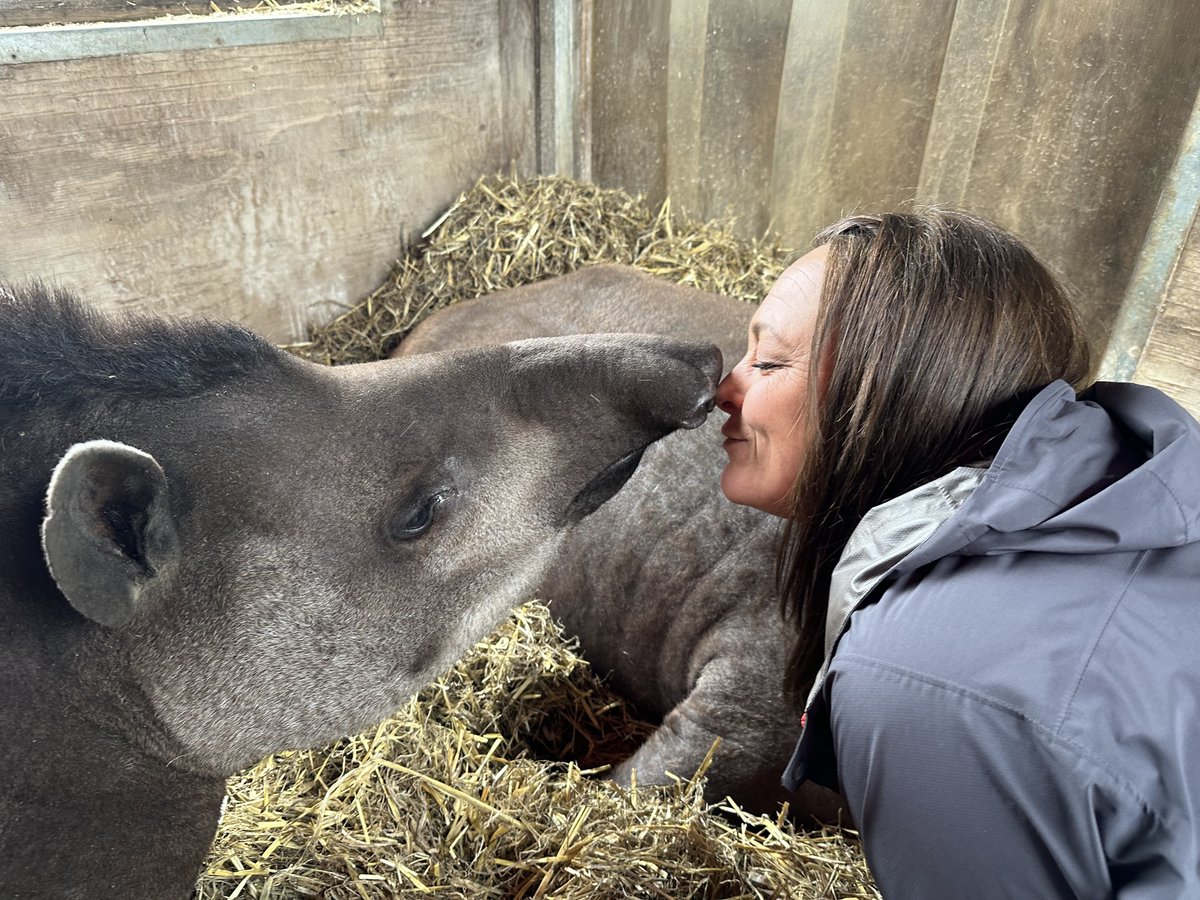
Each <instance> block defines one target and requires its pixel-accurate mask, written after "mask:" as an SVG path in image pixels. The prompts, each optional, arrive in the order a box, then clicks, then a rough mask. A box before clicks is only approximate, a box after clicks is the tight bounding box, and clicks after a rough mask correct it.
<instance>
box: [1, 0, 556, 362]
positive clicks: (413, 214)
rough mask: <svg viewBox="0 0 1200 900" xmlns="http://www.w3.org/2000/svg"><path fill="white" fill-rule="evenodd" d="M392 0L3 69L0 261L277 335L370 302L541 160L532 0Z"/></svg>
mask: <svg viewBox="0 0 1200 900" xmlns="http://www.w3.org/2000/svg"><path fill="white" fill-rule="evenodd" d="M381 15H382V17H383V21H382V27H381V28H376V29H374V31H375V33H373V34H367V36H363V37H348V38H338V39H330V40H305V41H300V42H297V41H291V40H286V39H283V40H281V41H280V42H278V43H270V44H265V45H260V46H244V47H242V46H224V47H222V46H216V47H212V48H199V49H190V50H168V51H162V52H152V53H128V54H125V55H119V56H101V57H98V58H82V59H67V60H57V61H54V60H52V61H43V62H25V63H19V64H9V65H0V222H2V223H3V237H2V238H0V277H6V278H9V279H15V280H19V279H25V278H29V277H39V278H43V279H48V280H52V281H55V282H58V283H60V284H63V285H66V286H69V287H72V288H75V289H77V290H78V291H80V292H81V293H83V294H85V295H86V296H88V297H90V298H93V299H95V300H97V301H99V302H100V303H101V304H102V305H104V306H107V307H111V308H145V307H152V308H154V309H156V310H165V311H169V312H181V313H209V314H219V315H223V316H229V317H232V318H236V319H238V320H240V321H242V322H245V323H247V324H249V325H250V326H252V327H254V328H256V329H257V330H259V331H260V332H262V333H264V334H266V335H268V336H270V337H272V338H275V339H277V340H290V339H297V338H300V337H302V336H303V335H304V333H305V325H306V323H307V322H309V321H310V320H321V319H326V318H328V317H329V316H330V315H331V314H332V313H333V312H335V311H337V310H336V304H339V303H341V304H346V303H351V302H355V301H357V300H359V299H360V298H361V297H363V296H364V295H365V294H367V293H368V292H369V291H371V290H372V289H374V288H375V287H376V286H377V285H378V284H379V283H380V282H381V280H382V279H383V277H384V276H385V275H386V273H387V271H388V268H389V265H390V264H391V262H392V261H393V260H394V259H395V258H396V257H397V255H399V253H400V251H401V248H402V246H403V245H404V244H405V243H407V242H409V241H411V240H412V239H413V238H414V237H416V236H417V235H419V234H420V232H421V231H422V230H423V229H424V228H425V227H427V226H428V225H429V224H430V223H431V222H432V221H433V220H434V219H436V218H437V216H438V215H440V214H441V213H442V212H443V211H444V210H445V208H446V207H447V206H448V205H449V204H450V203H452V202H453V201H454V199H455V197H456V196H457V195H458V194H459V193H460V192H461V191H463V190H465V189H466V188H468V187H470V185H471V184H472V183H473V182H474V181H475V179H476V178H478V177H479V176H480V175H482V174H484V173H490V172H495V171H499V170H503V171H509V170H510V167H515V168H516V170H517V171H524V172H533V171H534V170H535V168H536V159H535V155H536V144H535V125H534V121H535V109H534V94H535V89H534V83H533V77H534V62H533V60H534V56H533V54H534V52H535V45H536V38H535V32H536V28H535V15H534V6H533V4H532V3H530V2H493V3H481V2H478V0H437V2H433V3H429V2H411V0H397V2H394V3H391V2H385V3H384V5H383V11H382V13H381ZM228 24H229V26H231V27H235V28H245V27H246V26H245V25H244V23H242V22H241V20H229V21H228ZM205 27H208V26H205ZM214 27H220V28H224V27H226V26H225V25H224V24H222V25H220V26H214ZM227 33H228V34H230V35H236V34H237V32H236V31H233V32H227ZM218 40H223V39H222V38H220V37H218Z"/></svg>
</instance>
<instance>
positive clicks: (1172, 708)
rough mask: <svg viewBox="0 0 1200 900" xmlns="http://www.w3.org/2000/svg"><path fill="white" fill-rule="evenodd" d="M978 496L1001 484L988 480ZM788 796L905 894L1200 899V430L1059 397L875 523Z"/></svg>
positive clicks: (1133, 406) (1063, 388)
mask: <svg viewBox="0 0 1200 900" xmlns="http://www.w3.org/2000/svg"><path fill="white" fill-rule="evenodd" d="M976 484H977V485H978V486H977V487H976ZM830 610H831V621H830V623H829V640H828V642H827V646H828V648H829V650H830V656H829V658H828V659H827V661H826V674H825V677H824V679H823V681H820V682H819V683H818V686H817V688H816V689H815V690H814V693H813V696H812V699H811V702H810V705H809V708H808V712H807V714H806V722H807V725H806V727H805V729H804V733H803V735H802V737H801V739H800V743H799V745H798V746H797V750H796V754H795V756H794V758H793V760H792V763H791V764H790V765H789V767H788V771H787V774H786V776H785V783H788V784H789V785H790V786H794V785H795V784H797V783H798V782H799V781H801V780H803V779H805V778H810V779H812V780H814V781H817V782H819V783H823V784H826V785H828V786H831V787H840V789H841V790H842V791H843V792H844V793H845V795H846V797H847V799H848V801H849V805H850V809H851V813H852V815H853V816H854V819H855V821H856V822H857V823H858V825H859V827H860V829H861V831H862V834H863V840H864V844H865V847H866V851H867V860H868V863H869V864H870V866H871V868H872V871H873V872H874V874H875V877H876V879H877V881H878V884H879V886H880V888H881V890H882V891H883V893H884V896H885V897H887V898H889V900H892V898H922V900H941V898H957V897H972V898H992V897H997V898H999V897H1013V898H1054V897H1085V898H1098V897H1120V898H1123V900H1133V898H1138V900H1144V898H1155V900H1159V898H1161V900H1166V898H1171V900H1176V898H1185V897H1196V898H1200V426H1198V425H1197V423H1196V422H1195V421H1194V420H1193V419H1192V418H1191V417H1190V416H1189V415H1188V414H1187V413H1186V412H1184V411H1183V410H1182V409H1181V408H1180V407H1179V406H1178V405H1177V404H1176V403H1174V402H1173V401H1172V400H1170V399H1169V398H1167V397H1166V396H1165V395H1163V394H1162V393H1160V392H1158V391H1155V390H1153V389H1151V388H1146V387H1142V386H1139V385H1130V384H1105V383H1101V384H1098V385H1096V386H1095V387H1094V388H1093V389H1091V390H1090V391H1088V392H1086V393H1085V394H1084V395H1082V397H1080V398H1079V399H1076V397H1075V394H1074V391H1072V389H1071V388H1070V387H1069V386H1068V385H1066V384H1064V383H1062V382H1057V383H1055V384H1053V385H1050V386H1049V387H1047V388H1046V389H1045V390H1043V391H1042V392H1041V393H1039V394H1038V395H1037V397H1036V398H1035V399H1034V400H1033V401H1032V402H1031V403H1030V404H1029V406H1028V407H1027V408H1026V410H1025V411H1024V413H1023V414H1022V415H1021V417H1020V419H1019V420H1018V421H1017V423H1016V424H1015V425H1014V427H1013V429H1012V431H1011V432H1010V434H1009V436H1008V438H1007V439H1006V440H1005V442H1004V444H1003V445H1002V447H1001V449H1000V452H999V453H998V454H997V456H996V459H995V461H994V462H993V463H992V464H991V466H990V467H989V468H987V469H986V470H969V469H960V470H956V472H953V473H950V475H948V476H946V478H944V479H939V480H938V482H934V483H932V484H931V485H927V486H925V487H924V488H921V489H918V490H917V491H914V492H912V493H911V494H908V495H905V496H904V497H901V498H897V500H894V501H891V502H890V503H889V504H885V505H884V506H881V507H878V508H877V509H875V510H872V512H871V514H870V515H868V517H867V519H864V521H863V524H862V525H860V527H859V529H858V530H857V531H856V532H855V535H854V536H853V537H852V538H851V542H850V543H849V544H848V545H847V551H846V553H845V554H844V555H843V559H842V564H841V565H839V568H838V572H837V573H836V574H835V578H834V591H833V592H832V595H831V602H830Z"/></svg>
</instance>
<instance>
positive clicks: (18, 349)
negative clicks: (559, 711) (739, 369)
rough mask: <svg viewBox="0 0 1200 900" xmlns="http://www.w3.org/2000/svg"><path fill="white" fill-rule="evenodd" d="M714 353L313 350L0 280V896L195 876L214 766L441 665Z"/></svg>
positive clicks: (284, 741)
mask: <svg viewBox="0 0 1200 900" xmlns="http://www.w3.org/2000/svg"><path fill="white" fill-rule="evenodd" d="M718 370H719V362H718V359H717V354H716V352H715V350H714V349H713V348H712V347H711V346H709V347H703V346H697V345H690V344H689V345H685V344H681V343H678V342H666V341H661V340H653V339H648V338H645V337H641V336H636V335H626V336H623V337H611V338H596V339H570V338H569V339H565V340H557V341H555V340H551V341H528V342H522V343H519V344H513V345H507V346H503V347H491V348H487V349H482V350H466V351H461V352H456V353H448V354H440V355H436V356H427V357H422V358H421V359H415V360H404V361H396V362H380V363H373V364H368V365H361V366H346V367H340V368H328V367H324V366H317V365H314V364H312V363H307V362H304V361H302V360H299V359H296V358H294V357H292V356H290V355H288V354H286V353H283V352H281V351H279V350H278V349H276V348H274V347H272V346H271V345H269V344H267V343H265V342H264V341H262V340H260V339H259V338H257V337H255V336H253V335H251V334H249V333H248V332H245V331H244V330H242V329H240V328H238V327H236V326H231V325H227V324H219V323H204V322H199V323H192V324H180V323H169V322H164V321H160V320H157V319H153V318H138V319H129V320H125V321H118V320H114V319H108V318H104V317H101V316H97V315H95V314H93V313H91V312H89V311H88V310H87V309H85V308H84V307H82V306H81V305H80V304H78V303H77V302H76V301H74V300H73V299H71V298H70V297H68V296H66V295H63V294H61V293H56V292H48V291H45V290H43V289H41V288H37V287H34V288H29V289H14V288H0V416H2V418H0V730H2V731H3V736H4V737H3V742H2V743H0V896H3V897H5V898H34V897H38V898H55V900H71V898H87V900H102V898H120V900H140V898H154V900H170V898H183V897H186V896H188V895H189V892H190V890H191V886H192V885H193V883H194V881H195V878H196V874H197V871H198V867H199V865H200V863H201V860H202V858H203V855H204V853H205V851H206V850H207V848H208V845H209V843H210V841H211V839H212V835H213V831H214V829H215V826H216V822H217V816H218V808H219V805H220V803H221V798H222V795H223V787H224V778H225V777H226V776H227V775H229V774H230V773H232V772H234V771H236V770H238V769H240V768H243V767H245V766H247V765H249V764H251V763H253V762H255V761H256V760H258V759H259V758H261V757H262V756H264V755H266V754H268V753H270V752H273V751H276V750H280V749H283V748H289V747H306V746H314V745H319V744H322V743H326V742H328V741H330V740H332V739H334V738H337V737H339V736H341V735H344V734H347V733H350V732H353V731H355V730H358V729H361V728H363V727H365V726H367V725H369V724H370V723H372V722H375V721H377V720H379V719H380V718H382V717H384V716H385V715H387V714H389V713H390V712H391V711H393V710H394V709H396V708H397V707H398V706H400V705H401V704H402V702H403V701H404V700H405V699H406V698H407V697H408V696H409V695H410V694H411V693H412V692H413V691H415V690H416V689H418V688H420V687H421V686H422V685H424V684H426V683H427V682H428V681H429V680H431V679H432V678H434V677H435V676H437V675H438V674H439V673H440V672H441V671H442V670H443V669H444V668H445V667H446V666H448V665H449V664H450V663H451V662H452V661H453V660H454V659H455V658H456V657H457V656H458V655H459V654H460V653H461V652H462V651H463V650H464V649H465V648H466V647H468V646H469V645H470V644H471V643H473V642H474V641H476V640H477V639H479V638H481V637H482V636H484V635H485V634H486V633H487V632H488V631H489V630H490V629H492V628H493V627H494V626H495V625H496V624H497V623H498V622H499V621H500V620H501V619H502V618H503V617H504V615H505V614H506V613H507V611H508V609H509V607H510V606H511V605H512V604H513V603H515V602H519V601H520V600H522V599H524V598H525V597H527V596H528V594H529V593H530V591H531V588H532V586H533V583H534V582H535V580H536V578H537V577H539V575H540V573H541V572H542V571H543V569H544V566H545V564H546V563H547V562H548V561H549V559H550V558H552V557H553V555H554V553H555V552H556V551H557V547H558V544H559V543H560V542H561V540H562V538H563V535H564V534H565V533H566V532H567V531H568V530H569V528H570V527H571V526H573V525H574V524H575V523H576V521H577V520H578V519H579V518H580V517H581V516H583V515H585V514H587V513H588V512H589V511H590V510H591V509H592V508H594V505H595V504H596V503H598V502H600V501H602V500H603V499H605V498H606V497H607V496H608V494H609V493H610V492H611V490H612V489H614V488H615V487H617V486H618V485H619V481H620V480H619V479H608V480H605V479H600V480H599V481H597V479H596V476H597V475H598V474H599V473H602V472H603V471H604V470H605V469H606V467H608V466H609V465H610V464H612V463H613V462H614V461H616V460H618V459H620V458H622V457H624V456H626V455H627V454H629V453H630V452H634V451H637V450H638V449H639V448H641V447H642V446H644V445H645V444H647V443H649V442H651V441H654V440H655V439H657V438H659V437H661V436H662V435H663V434H665V433H667V432H669V431H671V430H672V429H674V428H675V427H677V426H679V425H681V424H688V425H695V424H698V423H699V421H700V420H701V419H702V418H703V416H704V413H705V411H706V409H707V408H708V404H710V403H711V396H712V392H713V389H714V387H715V377H716V375H717V373H718ZM588 485H591V487H590V488H589V487H588ZM435 496H438V497H441V498H442V499H441V500H440V501H439V502H437V503H436V504H434V505H433V506H432V507H430V508H432V509H433V511H434V515H433V518H432V520H431V521H432V524H431V525H430V527H429V528H428V530H427V531H425V532H424V533H420V534H415V533H414V531H413V527H412V526H413V523H414V522H418V523H419V522H420V521H421V519H422V517H423V513H422V510H423V509H424V508H425V506H426V504H428V503H429V498H431V497H435ZM418 531H419V529H418Z"/></svg>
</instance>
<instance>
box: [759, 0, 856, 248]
mask: <svg viewBox="0 0 1200 900" xmlns="http://www.w3.org/2000/svg"><path fill="white" fill-rule="evenodd" d="M850 2H851V0H830V2H829V3H825V4H816V3H813V2H812V0H794V2H793V4H792V14H791V18H790V21H789V25H788V39H787V49H786V51H785V56H784V66H783V73H782V75H781V83H780V89H779V114H778V116H777V117H776V124H775V147H774V150H773V153H772V166H771V198H772V202H771V207H770V208H771V212H772V215H773V216H774V218H775V225H776V226H777V227H781V228H783V229H786V230H787V231H788V237H789V239H790V243H791V244H792V245H793V246H795V247H797V248H802V247H807V246H808V245H809V243H810V241H811V239H812V237H813V235H814V234H815V233H816V232H817V230H818V229H819V228H820V227H821V226H822V225H824V224H826V221H827V219H828V218H829V216H830V213H829V209H830V204H829V203H828V202H827V201H825V200H824V199H823V198H822V199H818V197H820V196H821V195H825V194H827V193H828V192H829V190H830V186H831V184H832V182H831V177H832V176H831V157H830V155H829V150H830V145H831V143H832V138H833V121H834V115H835V111H836V110H835V107H836V104H835V100H836V94H837V77H838V64H839V60H840V57H841V53H842V39H843V37H844V36H845V34H846V20H847V15H848V12H849V8H850Z"/></svg>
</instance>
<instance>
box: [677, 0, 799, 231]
mask: <svg viewBox="0 0 1200 900" xmlns="http://www.w3.org/2000/svg"><path fill="white" fill-rule="evenodd" d="M790 15H791V2H790V0H758V2H757V3H755V4H754V15H747V14H746V8H745V4H744V3H742V2H741V0H709V5H708V43H707V48H706V60H705V64H704V100H703V112H702V119H701V125H700V165H699V172H700V185H701V191H700V198H699V199H700V206H699V209H698V210H697V213H698V214H699V215H700V216H701V217H702V218H705V219H709V218H722V219H724V218H727V217H730V216H736V218H737V223H736V227H737V230H738V232H739V233H741V234H743V235H747V236H758V235H761V234H762V233H763V232H764V231H765V230H766V228H767V222H768V218H769V212H768V209H769V206H768V201H769V197H768V192H769V189H770V180H771V157H772V153H773V151H774V148H775V118H776V115H777V114H778V110H779V87H780V80H781V78H782V75H783V61H784V54H785V51H786V49H787V34H788V20H789V18H790Z"/></svg>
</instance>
